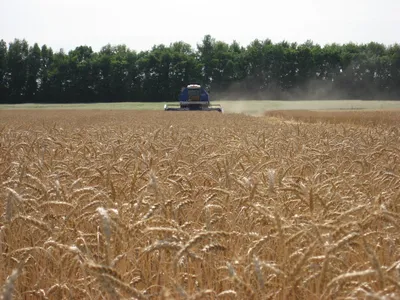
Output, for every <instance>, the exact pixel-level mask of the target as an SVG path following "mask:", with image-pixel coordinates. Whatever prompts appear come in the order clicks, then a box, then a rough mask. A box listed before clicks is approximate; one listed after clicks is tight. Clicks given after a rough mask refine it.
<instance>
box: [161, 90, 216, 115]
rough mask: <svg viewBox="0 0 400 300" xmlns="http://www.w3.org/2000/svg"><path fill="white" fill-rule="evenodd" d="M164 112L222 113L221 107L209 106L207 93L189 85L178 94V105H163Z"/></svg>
mask: <svg viewBox="0 0 400 300" xmlns="http://www.w3.org/2000/svg"><path fill="white" fill-rule="evenodd" d="M164 110H166V111H188V110H200V111H218V112H221V113H222V112H223V108H222V106H221V105H219V104H216V105H211V103H210V99H209V96H208V93H207V91H206V90H205V89H204V88H203V87H202V86H200V85H199V84H189V85H188V86H187V87H185V88H182V91H181V93H180V94H179V104H172V105H168V104H165V105H164Z"/></svg>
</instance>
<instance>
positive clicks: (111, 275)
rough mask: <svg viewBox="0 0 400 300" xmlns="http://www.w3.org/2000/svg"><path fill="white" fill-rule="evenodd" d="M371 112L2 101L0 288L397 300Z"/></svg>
mask: <svg viewBox="0 0 400 300" xmlns="http://www.w3.org/2000/svg"><path fill="white" fill-rule="evenodd" d="M338 114H340V113H338ZM382 114H383V115H380V116H381V117H380V118H378V119H377V117H376V115H374V114H373V113H363V114H359V113H356V112H353V113H351V115H346V116H345V118H344V119H343V117H340V116H339V117H336V118H333V119H332V116H333V113H329V114H325V115H315V114H310V113H307V112H302V113H297V114H295V113H290V112H287V113H280V114H279V113H275V115H269V114H267V115H266V116H263V117H252V116H246V115H241V114H225V115H221V114H219V113H213V112H206V113H198V112H184V113H182V112H177V113H175V112H163V111H153V112H149V111H79V110H77V111H68V110H63V111H49V110H46V111H37V110H36V111H28V110H26V111H24V110H21V111H11V110H10V111H1V112H0V199H1V207H0V215H1V219H0V253H1V256H0V286H1V287H2V288H3V290H2V291H1V294H2V297H3V298H2V299H359V298H363V299H365V298H368V299H399V297H400V249H399V244H400V240H399V238H400V230H399V227H400V221H399V216H400V189H399V186H400V179H399V176H400V167H399V164H398V160H399V156H400V137H399V129H398V124H399V121H400V114H399V113H395V112H382ZM371 120H372V121H371Z"/></svg>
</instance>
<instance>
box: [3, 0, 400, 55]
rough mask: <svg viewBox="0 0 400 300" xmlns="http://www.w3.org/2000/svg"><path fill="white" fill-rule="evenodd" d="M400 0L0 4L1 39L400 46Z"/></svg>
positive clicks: (31, 0) (44, 0)
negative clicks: (266, 41) (267, 41)
mask: <svg viewBox="0 0 400 300" xmlns="http://www.w3.org/2000/svg"><path fill="white" fill-rule="evenodd" d="M399 16H400V0H329V1H327V0H318V1H317V0H280V1H278V0H276V1H268V0H265V1H261V0H241V1H239V0H231V1H225V0H202V1H185V0H164V1H162V0H143V1H137V0H136V1H135V0H108V1H107V0H68V1H67V0H64V1H61V0H0V39H3V40H5V41H6V42H7V43H9V42H11V41H12V40H14V38H19V39H23V38H25V39H26V40H27V41H28V42H29V44H33V43H35V42H37V43H39V45H40V46H41V45H43V44H46V45H48V46H51V47H52V48H53V50H55V51H58V50H59V49H60V48H64V50H66V51H68V50H71V49H73V48H75V47H76V46H80V45H88V46H92V48H93V50H95V51H98V50H99V49H100V48H101V47H102V46H104V45H106V44H107V43H111V44H114V45H115V44H126V45H127V46H128V47H129V48H131V49H134V50H138V51H140V50H147V49H150V48H151V47H152V46H153V45H155V44H161V43H164V44H166V45H169V43H170V42H175V41H180V40H182V41H185V42H188V43H190V44H191V45H192V46H196V43H200V42H201V40H202V38H203V37H204V35H206V34H210V35H211V36H212V37H215V38H216V39H218V40H223V41H225V42H228V43H231V42H232V41H233V40H237V41H238V42H239V43H240V44H241V45H243V46H247V45H248V44H249V43H250V42H251V41H253V40H254V39H256V38H258V39H260V40H264V39H266V38H270V39H271V40H272V41H273V42H279V41H282V40H287V41H289V42H295V41H296V42H298V43H302V42H304V41H306V40H307V39H311V40H313V41H314V42H315V43H319V44H321V45H324V44H326V43H332V42H336V43H346V42H349V41H352V42H355V43H367V42H370V41H375V42H381V43H384V44H394V43H399V42H400V17H399Z"/></svg>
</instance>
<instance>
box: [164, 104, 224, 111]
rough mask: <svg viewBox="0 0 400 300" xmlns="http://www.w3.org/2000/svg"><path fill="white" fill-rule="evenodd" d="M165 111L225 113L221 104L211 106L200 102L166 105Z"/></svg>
mask: <svg viewBox="0 0 400 300" xmlns="http://www.w3.org/2000/svg"><path fill="white" fill-rule="evenodd" d="M164 110H165V111H189V110H191V111H218V112H221V113H222V112H223V111H224V110H223V108H222V106H221V105H219V104H214V105H210V104H209V103H207V102H206V103H204V102H202V101H199V102H197V101H196V102H194V101H193V102H189V103H188V102H185V101H184V102H180V104H170V105H168V104H165V105H164Z"/></svg>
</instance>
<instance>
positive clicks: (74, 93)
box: [0, 35, 400, 103]
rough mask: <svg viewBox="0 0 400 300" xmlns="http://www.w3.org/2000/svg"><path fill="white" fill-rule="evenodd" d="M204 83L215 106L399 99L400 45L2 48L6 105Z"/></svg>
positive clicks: (134, 94)
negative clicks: (244, 101) (257, 101)
mask: <svg viewBox="0 0 400 300" xmlns="http://www.w3.org/2000/svg"><path fill="white" fill-rule="evenodd" d="M189 83H199V84H202V85H204V86H206V88H207V89H208V90H209V91H210V92H211V97H212V99H214V100H216V99H219V100H221V99H239V98H240V99H320V100H323V99H382V98H385V99H388V100H389V99H399V98H400V45H398V44H395V45H391V46H385V45H382V44H379V43H375V42H371V43H368V44H361V45H357V44H354V43H348V44H344V45H338V44H328V45H325V46H320V45H317V44H314V43H313V42H312V41H307V42H305V43H303V44H300V45H298V44H296V43H289V42H287V41H282V42H279V43H272V41H271V40H269V39H267V40H264V41H262V40H254V41H253V42H251V43H250V44H249V45H247V46H246V47H243V46H241V45H239V44H238V43H237V42H236V41H233V42H232V43H231V44H228V43H225V42H222V41H217V40H215V39H214V38H212V37H211V36H210V35H206V36H204V38H203V40H202V41H201V43H199V44H198V45H197V47H196V49H193V48H192V47H191V46H190V45H189V44H187V43H185V42H182V41H179V42H175V43H172V44H170V45H169V46H166V45H155V46H153V47H152V49H150V50H148V51H141V52H136V51H134V50H131V49H129V48H127V47H126V45H116V46H113V45H109V44H108V45H106V46H104V47H103V48H102V49H100V51H98V52H94V51H93V50H92V48H91V47H88V46H79V47H76V48H75V49H74V50H72V51H69V52H68V53H65V52H64V51H63V50H60V51H58V52H53V50H52V49H51V48H49V47H47V46H46V45H43V46H41V47H40V46H39V45H38V44H37V43H35V44H34V45H33V46H29V45H28V43H27V42H26V41H25V40H18V39H15V40H14V41H13V42H11V43H9V44H8V45H7V43H6V42H5V41H3V40H1V41H0V103H27V102H28V103H57V102H61V103H68V102H69V103H77V102H124V101H134V102H143V101H145V102H153V101H154V102H157V101H176V100H177V97H178V94H179V91H180V89H181V87H182V86H185V85H187V84H189Z"/></svg>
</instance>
